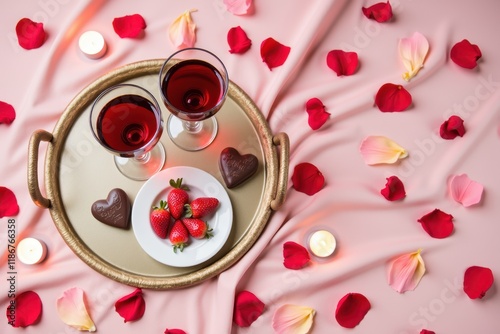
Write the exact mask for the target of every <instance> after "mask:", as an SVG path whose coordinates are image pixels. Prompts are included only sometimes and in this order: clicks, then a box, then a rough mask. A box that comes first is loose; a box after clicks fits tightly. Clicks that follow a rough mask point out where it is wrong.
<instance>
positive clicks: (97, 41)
mask: <svg viewBox="0 0 500 334" xmlns="http://www.w3.org/2000/svg"><path fill="white" fill-rule="evenodd" d="M78 46H79V47H80V50H81V51H82V53H83V54H84V55H86V56H87V57H89V58H90V59H98V58H101V57H102V56H104V54H105V53H106V50H107V45H106V41H105V40H104V37H103V36H102V35H101V34H100V33H98V32H97V31H87V32H84V33H83V34H82V35H81V36H80V39H79V40H78Z"/></svg>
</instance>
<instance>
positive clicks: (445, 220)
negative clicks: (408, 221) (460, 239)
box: [418, 209, 453, 239]
mask: <svg viewBox="0 0 500 334" xmlns="http://www.w3.org/2000/svg"><path fill="white" fill-rule="evenodd" d="M418 222H419V223H421V224H422V227H423V228H424V230H425V231H426V232H427V233H428V234H429V235H430V236H431V237H433V238H437V239H443V238H446V237H448V236H449V235H450V234H451V232H453V216H452V215H450V214H448V213H445V212H443V211H441V210H439V209H434V210H433V211H431V212H429V213H428V214H426V215H424V216H423V217H422V218H420V219H419V220H418Z"/></svg>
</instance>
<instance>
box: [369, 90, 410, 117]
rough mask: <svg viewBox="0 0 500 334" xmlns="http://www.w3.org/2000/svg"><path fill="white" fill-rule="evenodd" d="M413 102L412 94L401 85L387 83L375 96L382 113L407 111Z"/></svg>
mask: <svg viewBox="0 0 500 334" xmlns="http://www.w3.org/2000/svg"><path fill="white" fill-rule="evenodd" d="M411 102H412V98H411V95H410V93H409V92H408V91H407V90H406V89H405V88H404V87H403V86H401V85H395V84H392V83H386V84H384V85H382V87H380V89H379V90H378V92H377V95H376V96H375V104H376V105H377V107H378V108H379V109H380V111H382V112H394V111H404V110H406V109H407V108H408V107H409V106H410V104H411Z"/></svg>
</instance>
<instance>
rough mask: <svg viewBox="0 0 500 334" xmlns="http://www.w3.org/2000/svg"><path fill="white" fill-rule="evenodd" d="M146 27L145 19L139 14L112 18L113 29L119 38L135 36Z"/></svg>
mask: <svg viewBox="0 0 500 334" xmlns="http://www.w3.org/2000/svg"><path fill="white" fill-rule="evenodd" d="M145 28H146V21H144V18H143V17H142V16H141V15H140V14H133V15H125V16H122V17H117V18H115V19H114V20H113V29H114V30H115V32H116V33H117V34H118V36H120V37H121V38H136V37H138V36H139V35H140V34H141V32H142V31H143V30H144V29H145Z"/></svg>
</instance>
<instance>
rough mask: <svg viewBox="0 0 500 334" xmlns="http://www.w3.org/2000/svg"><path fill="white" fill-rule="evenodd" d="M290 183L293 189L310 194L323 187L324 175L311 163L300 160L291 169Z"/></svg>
mask: <svg viewBox="0 0 500 334" xmlns="http://www.w3.org/2000/svg"><path fill="white" fill-rule="evenodd" d="M292 183H293V187H294V188H295V190H297V191H300V192H303V193H305V194H307V195H309V196H311V195H314V194H316V193H317V192H318V191H320V190H321V189H322V188H323V185H324V184H325V177H324V176H323V174H321V172H320V170H319V169H318V168H317V167H316V166H314V165H313V164H311V163H309V162H302V163H300V164H298V165H297V166H295V168H294V170H293V175H292Z"/></svg>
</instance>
